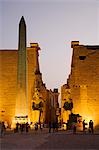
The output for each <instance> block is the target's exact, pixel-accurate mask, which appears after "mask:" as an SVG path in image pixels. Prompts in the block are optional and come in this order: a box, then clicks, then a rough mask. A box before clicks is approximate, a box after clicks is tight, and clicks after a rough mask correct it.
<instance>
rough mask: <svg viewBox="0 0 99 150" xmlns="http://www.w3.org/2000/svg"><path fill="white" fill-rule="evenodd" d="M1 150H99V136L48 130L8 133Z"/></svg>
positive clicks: (1, 141) (2, 142) (0, 141)
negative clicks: (49, 131)
mask: <svg viewBox="0 0 99 150" xmlns="http://www.w3.org/2000/svg"><path fill="white" fill-rule="evenodd" d="M0 148H1V149H0V150H49V149H50V150H56V149H58V150H70V149H72V150H76V149H77V150H99V134H97V133H95V134H93V135H91V134H88V133H87V134H83V133H77V134H73V133H72V132H67V131H59V132H55V133H48V130H43V131H42V132H41V131H37V132H34V131H33V132H29V133H22V134H21V133H6V135H5V136H3V137H2V138H0Z"/></svg>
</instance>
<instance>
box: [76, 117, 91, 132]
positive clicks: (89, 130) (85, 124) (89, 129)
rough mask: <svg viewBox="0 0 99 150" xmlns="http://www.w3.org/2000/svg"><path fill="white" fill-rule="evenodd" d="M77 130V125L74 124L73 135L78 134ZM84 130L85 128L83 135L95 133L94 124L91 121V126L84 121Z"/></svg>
mask: <svg viewBox="0 0 99 150" xmlns="http://www.w3.org/2000/svg"><path fill="white" fill-rule="evenodd" d="M87 125H89V126H88V127H86V126H87ZM76 128H77V125H76V123H74V124H73V133H74V134H75V133H76ZM82 128H83V133H86V131H87V130H88V132H89V133H94V123H93V121H92V120H90V121H89V124H88V123H86V121H85V120H83V121H82Z"/></svg>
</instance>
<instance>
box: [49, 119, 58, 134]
mask: <svg viewBox="0 0 99 150" xmlns="http://www.w3.org/2000/svg"><path fill="white" fill-rule="evenodd" d="M51 129H53V132H55V131H58V123H57V122H53V123H52V122H51V121H49V133H50V132H51Z"/></svg>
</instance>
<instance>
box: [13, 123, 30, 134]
mask: <svg viewBox="0 0 99 150" xmlns="http://www.w3.org/2000/svg"><path fill="white" fill-rule="evenodd" d="M24 131H26V132H28V131H29V124H28V122H27V123H24V124H20V123H18V122H17V123H16V128H15V130H14V132H21V133H22V132H24Z"/></svg>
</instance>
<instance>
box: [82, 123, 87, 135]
mask: <svg viewBox="0 0 99 150" xmlns="http://www.w3.org/2000/svg"><path fill="white" fill-rule="evenodd" d="M82 124H83V133H85V131H86V125H87V123H86V122H85V120H83V122H82Z"/></svg>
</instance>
